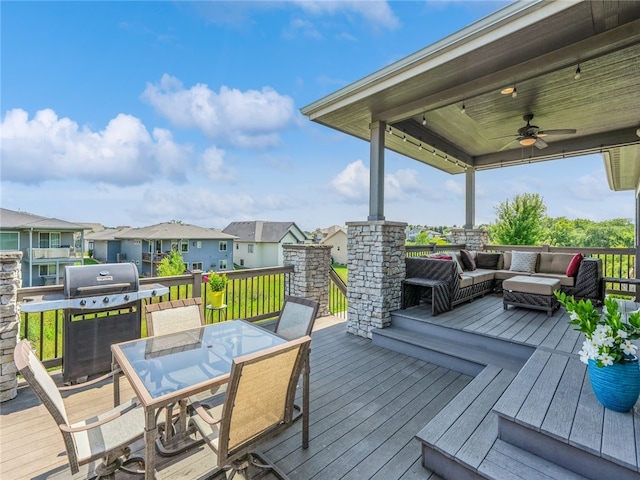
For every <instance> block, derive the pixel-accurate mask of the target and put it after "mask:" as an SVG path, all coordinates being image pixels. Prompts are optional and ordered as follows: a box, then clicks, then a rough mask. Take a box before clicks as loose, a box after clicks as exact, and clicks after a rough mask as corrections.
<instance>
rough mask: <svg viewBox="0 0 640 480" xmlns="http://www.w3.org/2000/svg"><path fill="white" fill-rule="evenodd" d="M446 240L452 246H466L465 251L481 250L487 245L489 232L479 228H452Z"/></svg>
mask: <svg viewBox="0 0 640 480" xmlns="http://www.w3.org/2000/svg"><path fill="white" fill-rule="evenodd" d="M447 240H448V241H449V242H451V243H452V244H454V245H466V246H467V250H482V249H483V247H484V246H485V245H487V244H488V243H489V232H488V231H486V230H483V229H480V228H452V229H451V230H450V231H449V235H447Z"/></svg>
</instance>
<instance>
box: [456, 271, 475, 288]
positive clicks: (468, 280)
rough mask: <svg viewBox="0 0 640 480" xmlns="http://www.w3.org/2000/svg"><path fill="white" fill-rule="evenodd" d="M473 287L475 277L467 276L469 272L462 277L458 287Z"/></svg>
mask: <svg viewBox="0 0 640 480" xmlns="http://www.w3.org/2000/svg"><path fill="white" fill-rule="evenodd" d="M472 285H473V277H472V276H470V275H467V272H465V273H464V274H463V275H460V280H459V283H458V286H459V287H460V288H465V287H470V286H472Z"/></svg>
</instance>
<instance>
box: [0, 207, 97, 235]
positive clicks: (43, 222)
mask: <svg viewBox="0 0 640 480" xmlns="http://www.w3.org/2000/svg"><path fill="white" fill-rule="evenodd" d="M32 228H33V229H34V230H60V231H61V230H65V231H73V232H77V231H82V230H88V228H87V227H85V226H84V225H79V224H77V223H71V222H67V221H65V220H60V219H57V218H48V217H41V216H40V215H34V214H32V213H27V212H16V211H14V210H8V209H6V208H0V229H2V230H25V229H32Z"/></svg>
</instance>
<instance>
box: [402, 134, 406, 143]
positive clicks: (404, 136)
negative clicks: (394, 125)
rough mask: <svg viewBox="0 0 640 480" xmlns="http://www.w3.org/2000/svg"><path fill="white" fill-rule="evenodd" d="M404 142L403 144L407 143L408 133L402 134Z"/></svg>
mask: <svg viewBox="0 0 640 480" xmlns="http://www.w3.org/2000/svg"><path fill="white" fill-rule="evenodd" d="M402 141H403V142H406V141H407V134H406V133H403V134H402Z"/></svg>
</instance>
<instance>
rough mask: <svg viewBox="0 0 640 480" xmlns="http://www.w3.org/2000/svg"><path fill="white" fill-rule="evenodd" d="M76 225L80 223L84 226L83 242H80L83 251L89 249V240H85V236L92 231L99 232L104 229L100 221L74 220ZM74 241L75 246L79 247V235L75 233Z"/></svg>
mask: <svg viewBox="0 0 640 480" xmlns="http://www.w3.org/2000/svg"><path fill="white" fill-rule="evenodd" d="M76 223H77V224H78V225H82V226H83V227H85V234H84V243H83V244H82V246H83V247H84V251H85V252H88V251H89V241H88V240H87V236H88V235H90V234H92V233H97V232H101V231H102V230H104V229H105V226H104V225H102V224H101V223H87V222H76ZM74 241H75V245H76V248H80V246H81V244H80V241H81V238H80V236H79V235H77V234H76V235H75V236H74Z"/></svg>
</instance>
